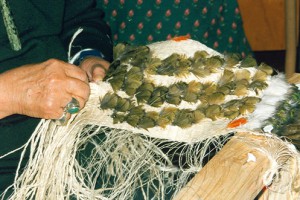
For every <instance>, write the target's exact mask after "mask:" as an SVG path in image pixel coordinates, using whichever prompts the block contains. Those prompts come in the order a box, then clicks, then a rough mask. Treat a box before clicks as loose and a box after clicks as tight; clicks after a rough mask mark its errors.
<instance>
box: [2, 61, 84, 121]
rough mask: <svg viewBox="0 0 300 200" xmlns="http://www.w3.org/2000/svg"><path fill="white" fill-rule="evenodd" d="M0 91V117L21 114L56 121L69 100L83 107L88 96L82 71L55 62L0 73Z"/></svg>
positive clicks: (61, 62)
mask: <svg viewBox="0 0 300 200" xmlns="http://www.w3.org/2000/svg"><path fill="white" fill-rule="evenodd" d="M0 91H1V96H0V104H1V107H0V118H3V117H6V116H8V115H11V114H23V115H27V116H31V117H37V118H44V119H58V118H60V117H61V116H62V115H63V113H64V108H65V106H66V105H67V104H68V103H69V102H70V101H71V100H72V98H75V99H77V100H78V101H79V104H80V108H83V107H84V105H85V102H86V101H87V99H88V97H89V94H90V88H89V84H88V77H87V75H86V73H85V71H84V70H82V69H80V68H78V67H77V66H75V65H72V64H69V63H65V62H63V61H60V60H56V59H50V60H47V61H45V62H43V63H38V64H29V65H25V66H21V67H19V68H16V69H13V70H9V71H7V72H5V73H2V74H0Z"/></svg>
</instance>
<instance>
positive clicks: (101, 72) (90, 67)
mask: <svg viewBox="0 0 300 200" xmlns="http://www.w3.org/2000/svg"><path fill="white" fill-rule="evenodd" d="M109 65H110V63H109V62H107V61H106V60H104V59H102V58H99V57H96V56H89V57H86V58H85V59H84V60H83V61H82V62H81V63H80V65H79V67H80V68H81V69H83V70H84V71H86V73H87V75H88V78H89V81H90V82H98V81H102V79H103V78H104V77H105V75H106V72H107V70H108V68H109Z"/></svg>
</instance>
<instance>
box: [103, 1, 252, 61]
mask: <svg viewBox="0 0 300 200" xmlns="http://www.w3.org/2000/svg"><path fill="white" fill-rule="evenodd" d="M98 7H100V8H102V9H103V10H104V11H105V13H106V16H105V19H106V20H107V23H108V24H109V25H110V27H111V29H112V33H113V39H114V42H115V43H118V42H127V43H131V44H148V43H152V42H155V41H161V40H166V39H170V38H172V37H174V36H182V35H188V36H189V37H191V38H192V39H195V40H198V41H200V42H201V43H203V44H205V45H207V46H208V47H211V48H213V49H215V50H217V51H219V52H220V53H224V52H235V53H240V54H242V55H243V56H245V55H248V54H251V48H250V45H249V43H248V41H247V39H246V37H245V33H244V30H243V26H242V18H241V14H240V10H239V7H238V3H237V2H236V1H235V0H188V1H182V0H181V1H180V0H168V1H166V0H165V1H163V0H147V1H146V0H127V1H126V0H98Z"/></svg>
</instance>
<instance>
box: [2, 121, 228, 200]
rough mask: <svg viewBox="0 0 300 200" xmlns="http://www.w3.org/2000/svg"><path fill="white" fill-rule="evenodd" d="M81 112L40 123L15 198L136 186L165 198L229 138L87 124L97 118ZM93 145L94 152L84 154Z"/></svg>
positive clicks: (96, 194)
mask: <svg viewBox="0 0 300 200" xmlns="http://www.w3.org/2000/svg"><path fill="white" fill-rule="evenodd" d="M77 118H78V120H77ZM79 118H80V116H77V117H75V118H73V119H72V121H71V123H69V124H68V125H67V126H65V127H64V126H57V125H56V124H55V123H53V122H51V121H49V120H48V121H45V120H43V121H42V122H41V123H40V125H39V127H38V128H37V129H36V131H35V132H34V134H33V135H32V137H31V139H30V140H29V142H28V143H27V144H26V145H25V148H24V152H25V149H26V148H30V150H31V154H30V158H29V161H28V164H27V166H26V168H25V169H24V171H23V172H22V173H21V174H18V173H17V176H16V179H15V183H14V184H13V185H12V186H11V187H13V190H14V192H13V194H12V195H11V196H10V197H9V199H11V200H12V199H17V200H20V199H36V200H39V199H41V200H45V199H72V197H75V198H76V199H82V200H84V199H105V200H106V199H132V198H133V196H134V195H135V189H134V188H136V189H139V190H140V191H141V193H142V195H143V198H144V199H149V198H150V196H152V197H153V198H155V199H165V195H166V194H168V193H170V192H172V191H173V192H172V193H174V194H176V193H177V192H178V191H179V190H180V189H181V188H182V187H183V186H184V185H186V183H187V182H188V180H189V178H190V176H191V175H193V174H195V173H197V172H198V171H199V170H200V169H201V168H202V164H203V159H204V158H205V157H206V154H208V155H209V154H210V152H209V151H210V150H212V149H211V148H212V144H213V146H215V147H217V148H218V149H220V148H221V147H222V146H223V143H224V141H225V140H226V139H224V140H221V139H219V138H212V139H210V140H209V141H206V142H204V143H195V144H186V143H182V142H176V141H174V142H169V141H167V140H164V139H154V138H150V137H145V136H143V135H140V134H136V133H132V132H129V131H126V130H117V129H110V128H108V127H103V126H97V125H90V126H85V125H86V124H93V122H90V120H87V121H85V120H84V119H79ZM104 135H105V137H102V136H104ZM89 147H91V148H90V153H88V154H87V155H84V154H83V156H79V154H80V152H86V151H87V149H88V148H89ZM163 149H168V151H166V152H164V151H163ZM213 149H214V148H213ZM176 156H177V162H178V163H176V164H174V163H173V162H172V160H173V159H174V157H176ZM19 170H20V169H19ZM19 170H18V172H19ZM99 182H100V184H101V186H100V187H99V186H97V184H98V183H99ZM2 195H3V197H4V194H2Z"/></svg>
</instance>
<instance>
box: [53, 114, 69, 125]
mask: <svg viewBox="0 0 300 200" xmlns="http://www.w3.org/2000/svg"><path fill="white" fill-rule="evenodd" d="M70 118H71V114H70V113H68V112H65V111H63V112H62V114H61V116H60V117H59V118H58V119H56V120H55V122H56V124H57V125H61V126H64V125H66V124H67V123H68V121H69V119H70Z"/></svg>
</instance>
